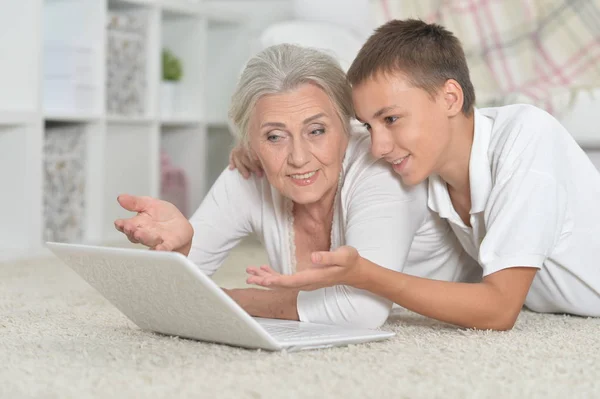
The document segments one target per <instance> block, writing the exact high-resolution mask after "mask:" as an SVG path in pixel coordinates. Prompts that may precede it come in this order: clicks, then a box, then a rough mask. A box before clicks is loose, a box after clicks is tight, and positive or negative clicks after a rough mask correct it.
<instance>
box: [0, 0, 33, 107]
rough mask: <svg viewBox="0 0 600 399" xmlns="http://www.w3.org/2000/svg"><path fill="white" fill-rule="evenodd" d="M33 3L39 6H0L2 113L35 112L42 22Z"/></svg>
mask: <svg viewBox="0 0 600 399" xmlns="http://www.w3.org/2000/svg"><path fill="white" fill-rule="evenodd" d="M9 3H10V5H9ZM37 3H39V2H38V1H11V2H3V3H2V4H3V6H2V11H1V12H0V54H2V62H0V87H1V88H2V90H0V109H1V110H3V111H6V113H10V112H17V113H19V112H28V113H37V112H38V110H39V101H38V98H39V95H40V93H39V92H40V89H39V87H40V73H39V68H40V65H41V55H40V53H41V45H40V37H41V26H42V20H41V13H40V12H39V9H38V7H39V4H37ZM1 118H2V115H0V119H1Z"/></svg>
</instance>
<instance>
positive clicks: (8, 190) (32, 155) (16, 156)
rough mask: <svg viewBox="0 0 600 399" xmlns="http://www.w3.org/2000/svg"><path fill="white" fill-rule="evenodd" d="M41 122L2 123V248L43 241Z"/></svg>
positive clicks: (0, 162) (0, 211) (14, 247)
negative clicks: (15, 124)
mask: <svg viewBox="0 0 600 399" xmlns="http://www.w3.org/2000/svg"><path fill="white" fill-rule="evenodd" d="M39 129H40V128H39V124H32V125H22V126H0V182H2V195H1V196H0V219H1V220H2V227H1V228H0V243H1V247H0V248H2V249H27V248H35V247H37V246H39V245H40V243H41V234H38V233H39V232H40V231H41V230H40V224H41V204H40V202H41V180H40V176H39V175H40V173H39V171H38V169H37V168H38V167H39V165H40V162H41V159H40V158H41V145H40V140H39V136H38V135H39V134H41V132H40V130H39Z"/></svg>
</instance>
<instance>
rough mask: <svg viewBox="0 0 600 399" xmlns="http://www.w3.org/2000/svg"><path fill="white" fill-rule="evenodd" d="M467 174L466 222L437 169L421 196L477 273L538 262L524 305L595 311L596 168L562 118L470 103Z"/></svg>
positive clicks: (599, 262) (599, 208) (598, 290)
mask: <svg viewBox="0 0 600 399" xmlns="http://www.w3.org/2000/svg"><path fill="white" fill-rule="evenodd" d="M469 177H470V187H471V211H470V223H471V227H468V226H466V225H465V224H464V223H463V222H462V220H461V219H460V216H459V215H458V213H457V212H456V210H455V209H454V207H453V206H452V202H451V200H450V195H449V194H448V190H447V186H446V183H445V182H444V181H443V180H442V179H441V178H440V177H439V176H432V177H430V179H429V200H428V201H429V202H428V205H429V207H430V209H431V210H433V211H435V212H437V213H439V215H440V217H442V218H446V219H447V220H448V221H449V223H450V226H451V227H452V229H453V231H454V232H455V233H456V235H457V237H458V239H459V240H460V242H461V244H462V245H463V247H464V248H465V250H466V251H467V252H468V253H469V254H470V255H471V256H472V257H473V258H474V259H477V261H478V263H479V264H480V266H481V267H482V268H483V276H484V277H485V276H487V275H490V274H492V273H495V272H497V271H500V270H502V269H506V268H510V267H519V266H528V267H535V268H538V269H539V270H538V273H537V274H536V277H535V279H534V281H533V283H532V286H531V289H530V291H529V294H528V296H527V299H526V301H525V305H526V306H527V307H529V308H530V309H532V310H536V311H541V312H561V313H562V312H566V313H574V314H580V315H586V316H600V173H599V172H598V170H597V169H596V168H595V166H594V165H593V164H592V163H591V161H590V160H589V158H588V157H587V155H586V154H585V153H584V152H583V150H582V149H581V148H580V147H579V146H578V145H577V143H576V142H575V141H574V140H573V138H572V137H571V135H570V134H569V133H568V132H567V131H566V130H565V129H564V128H563V127H562V125H560V123H559V122H558V121H557V120H556V119H555V118H553V117H552V116H551V115H549V114H548V113H546V112H545V111H543V110H541V109H538V108H535V107H533V106H530V105H511V106H505V107H499V108H484V109H476V110H475V132H474V138H473V146H472V148H471V158H470V163H469Z"/></svg>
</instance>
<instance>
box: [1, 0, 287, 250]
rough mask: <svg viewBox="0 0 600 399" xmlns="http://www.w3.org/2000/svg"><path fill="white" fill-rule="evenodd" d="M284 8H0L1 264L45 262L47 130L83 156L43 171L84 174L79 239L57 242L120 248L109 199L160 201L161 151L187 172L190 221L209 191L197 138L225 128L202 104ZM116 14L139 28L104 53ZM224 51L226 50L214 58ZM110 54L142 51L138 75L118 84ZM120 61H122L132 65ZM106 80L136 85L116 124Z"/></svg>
mask: <svg viewBox="0 0 600 399" xmlns="http://www.w3.org/2000/svg"><path fill="white" fill-rule="evenodd" d="M286 3H288V1H287V0H262V1H250V0H244V1H222V0H205V1H202V0H199V1H194V0H28V1H11V0H0V52H1V53H2V62H1V63H0V87H2V90H0V187H1V188H0V261H3V260H7V259H13V258H15V257H21V256H23V255H32V254H36V253H40V252H43V251H44V249H43V248H44V245H43V243H44V240H45V238H46V237H47V235H46V233H47V231H46V213H47V212H45V207H46V206H47V204H46V202H47V201H46V202H45V198H46V197H45V194H44V187H45V184H46V183H48V180H49V179H50V178H49V177H48V170H47V169H48V168H49V166H48V165H49V163H51V160H53V159H54V158H52V156H49V155H47V154H45V151H47V149H45V148H46V147H47V145H48V143H49V142H48V140H49V137H51V136H50V132H51V131H54V130H52V129H55V128H57V127H58V128H60V127H64V128H65V129H69V128H72V129H71V130H72V131H77V132H80V133H81V135H82V137H81V139H82V140H83V141H82V143H84V144H83V146H82V147H81V148H82V150H81V151H83V153H82V154H79V155H77V154H70V155H68V157H67V158H68V159H67V161H65V162H60V160H59V161H57V162H55V163H54V164H52V167H53V168H55V169H56V170H57V171H58V172H57V174H56V176H54V177H53V178H55V179H59V180H60V179H67V180H68V179H75V180H76V178H77V176H80V175H77V176H75V175H76V174H77V173H82V174H83V179H80V180H82V181H84V184H83V185H82V187H80V188H79V189H81V190H83V191H82V192H78V194H81V195H79V198H83V200H82V201H83V204H84V205H83V210H84V211H83V213H81V214H80V215H79V216H78V217H79V219H77V220H75V221H74V222H75V223H79V224H80V225H81V226H82V229H81V231H82V234H81V235H80V236H79V237H75V238H72V239H69V240H68V241H72V242H83V243H95V244H118V243H119V242H124V237H123V236H122V235H121V234H120V233H118V232H116V230H115V229H114V227H113V221H114V219H116V218H119V217H126V216H128V215H129V213H128V212H126V211H123V210H121V209H120V207H119V206H118V204H117V202H116V197H117V195H118V194H120V193H131V194H136V195H150V196H154V197H158V196H159V195H160V173H161V172H160V153H161V151H166V153H167V154H168V155H169V157H170V158H171V160H172V161H173V163H174V164H175V165H176V166H178V167H181V168H183V169H184V171H185V172H186V175H187V177H188V181H189V190H190V191H189V208H190V211H193V210H194V209H195V208H196V207H197V206H198V205H199V204H200V202H201V201H202V199H203V197H204V195H205V193H206V190H207V189H208V188H209V187H208V186H209V183H207V182H206V171H207V165H206V159H207V156H206V155H207V153H208V151H207V139H206V135H207V128H208V126H209V125H210V124H212V123H216V124H221V125H222V124H223V123H224V120H225V112H226V105H227V104H226V102H227V100H225V101H223V100H222V99H221V98H219V100H218V101H216V100H215V99H214V96H213V94H212V93H215V92H217V93H219V94H220V95H222V96H225V97H228V96H229V95H230V94H231V90H232V88H233V85H234V84H235V78H236V77H237V73H238V71H239V70H240V68H241V67H242V65H243V63H244V62H245V59H247V56H249V55H250V54H249V53H248V50H247V49H246V47H247V46H246V44H247V43H248V40H249V37H248V35H247V34H248V32H249V29H250V30H252V29H256V28H257V26H260V24H261V21H267V20H269V19H270V20H274V19H278V18H282V16H285V15H286V13H289V10H290V7H289V5H288V4H286ZM115 13H117V14H119V15H124V14H126V15H134V16H138V17H132V18H133V21H134V22H133V23H132V24H133V25H135V24H136V23H137V24H138V25H136V26H137V28H139V29H138V30H135V31H133V30H132V31H126V30H125V31H123V32H124V33H122V36H118V35H117V36H116V39H115V36H112V37H113V40H112V41H111V39H109V33H108V26H109V24H110V23H111V21H113V19H112V18H113V17H114V15H115ZM140 16H142V17H140ZM265 16H266V17H265ZM135 18H138V19H137V20H136V19H135ZM135 21H137V22H135ZM139 21H143V23H140V22H139ZM130 22H131V21H130ZM140 24H141V25H140ZM133 25H132V26H133ZM249 27H250V28H249ZM140 32H143V34H141V33H140ZM223 32H225V33H226V34H225V35H223V34H222V33H223ZM119 34H120V33H119ZM113 35H114V33H113ZM140 38H141V39H140ZM227 40H230V42H229V43H227ZM231 40H233V42H231ZM124 42H127V44H125V43H124ZM232 43H233V44H235V46H237V47H236V48H237V50H235V49H231V48H229V47H223V46H224V45H229V44H231V45H233V44H232ZM111 45H113V46H114V45H122V46H125V47H124V48H126V50H127V51H130V50H131V51H133V50H136V51H137V53H136V54H140V51H141V52H142V54H143V62H141V63H140V64H139V65H137V68H139V70H136V71H135V73H132V74H131V75H130V76H128V77H123V76H121V75H119V73H121V72H122V71H121V70H120V69H119V68H116V70H115V68H114V65H113V67H110V64H109V61H108V57H110V56H112V55H111V54H114V53H111V48H110V46H111ZM127 46H138V47H135V49H133V47H127ZM140 46H141V47H140ZM163 48H168V49H169V50H171V51H172V52H173V53H174V54H175V55H176V56H178V57H179V58H180V59H181V62H182V65H183V78H182V80H181V82H180V89H179V101H178V103H177V106H176V108H175V112H174V113H173V114H171V115H169V116H165V115H163V114H162V113H161V101H160V93H161V89H160V86H161V75H162V69H161V53H162V49H163ZM132 49H133V50H132ZM140 49H141V50H140ZM240 49H242V50H244V51H245V52H244V51H241V50H240ZM131 51H130V52H129V53H127V52H126V51H125V52H123V54H122V55H121V56H123V57H131V56H132V54H133V53H132V52H131ZM116 59H117V61H115V62H118V57H117V58H116ZM112 61H114V60H112ZM112 61H110V62H112ZM111 68H112V69H111ZM115 76H117V78H119V79H123V82H124V83H122V82H119V84H120V85H121V86H125V85H129V84H131V85H134V83H135V84H139V88H140V89H139V90H138V91H137V92H136V91H132V92H131V93H129V94H130V95H129V96H128V97H124V99H122V100H123V104H126V105H127V106H128V107H129V106H131V108H128V110H127V112H121V113H117V112H114V102H113V103H111V104H112V105H110V106H109V104H108V103H109V101H111V98H114V97H111V96H113V95H114V93H113V92H114V85H113V86H109V85H108V83H107V82H108V81H109V80H110V79H117V78H115ZM128 79H129V80H128ZM132 81H135V82H134V83H132ZM110 87H113V88H112V89H111V88H110ZM128 87H129V86H128ZM132 87H133V86H132ZM136 87H138V86H136ZM111 90H113V92H111ZM111 93H112V94H111ZM132 105H133V106H132ZM111 107H112V108H111ZM109 109H110V110H109ZM52 137H53V136H52ZM73 159H83V166H81V167H80V169H83V170H77V167H72V169H73V170H69V169H68V167H69V165H79V164H77V163H69V162H68V161H69V160H73ZM65 165H66V166H65ZM75 180H73V181H75ZM64 198H67V201H68V198H74V197H73V196H71V197H70V196H69V195H66V196H64ZM74 205H76V204H74ZM68 212H69V211H68V209H67V213H68ZM73 214H75V212H73ZM66 220H67V222H68V223H70V222H72V221H70V219H68V218H67V219H66Z"/></svg>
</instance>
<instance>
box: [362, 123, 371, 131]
mask: <svg viewBox="0 0 600 399" xmlns="http://www.w3.org/2000/svg"><path fill="white" fill-rule="evenodd" d="M363 126H364V127H365V129H367V130H368V131H371V125H369V124H368V123H366V122H365V123H363Z"/></svg>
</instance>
